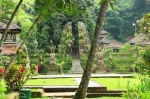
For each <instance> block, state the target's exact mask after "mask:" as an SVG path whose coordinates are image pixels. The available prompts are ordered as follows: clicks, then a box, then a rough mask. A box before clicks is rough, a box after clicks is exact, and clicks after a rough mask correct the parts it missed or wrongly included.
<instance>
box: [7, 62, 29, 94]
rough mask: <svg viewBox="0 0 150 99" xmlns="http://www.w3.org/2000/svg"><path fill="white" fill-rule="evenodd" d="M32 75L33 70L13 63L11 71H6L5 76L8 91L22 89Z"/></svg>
mask: <svg viewBox="0 0 150 99" xmlns="http://www.w3.org/2000/svg"><path fill="white" fill-rule="evenodd" d="M30 76H31V72H30V69H29V68H26V66H22V65H20V64H17V63H14V64H12V66H11V67H10V69H9V71H8V72H6V74H5V76H4V80H5V82H6V89H7V91H8V92H10V91H12V90H18V89H20V88H21V87H22V86H23V85H24V83H25V82H26V81H27V80H28V79H29V77H30Z"/></svg>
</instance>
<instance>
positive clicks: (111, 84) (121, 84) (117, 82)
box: [91, 78, 140, 90]
mask: <svg viewBox="0 0 150 99" xmlns="http://www.w3.org/2000/svg"><path fill="white" fill-rule="evenodd" d="M91 80H93V81H95V82H97V83H99V84H102V85H104V86H107V89H108V90H117V89H119V90H120V89H123V90H125V89H126V87H127V83H128V82H130V84H131V85H134V84H138V83H139V82H140V81H139V79H138V78H91Z"/></svg>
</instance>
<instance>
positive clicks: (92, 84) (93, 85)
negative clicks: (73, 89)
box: [74, 78, 102, 87]
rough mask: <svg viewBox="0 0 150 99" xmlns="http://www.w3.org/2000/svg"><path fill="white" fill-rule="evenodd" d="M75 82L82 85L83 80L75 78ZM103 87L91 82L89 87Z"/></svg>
mask: <svg viewBox="0 0 150 99" xmlns="http://www.w3.org/2000/svg"><path fill="white" fill-rule="evenodd" d="M74 79H75V81H76V82H77V83H78V84H80V81H81V78H74ZM101 86H102V85H100V84H98V83H96V82H94V81H92V80H90V82H89V85H88V87H101Z"/></svg>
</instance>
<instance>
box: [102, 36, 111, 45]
mask: <svg viewBox="0 0 150 99" xmlns="http://www.w3.org/2000/svg"><path fill="white" fill-rule="evenodd" d="M110 42H111V41H110V40H109V39H108V38H107V37H104V38H102V39H101V40H100V43H101V44H109V43H110Z"/></svg>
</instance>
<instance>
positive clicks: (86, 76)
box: [73, 0, 109, 99]
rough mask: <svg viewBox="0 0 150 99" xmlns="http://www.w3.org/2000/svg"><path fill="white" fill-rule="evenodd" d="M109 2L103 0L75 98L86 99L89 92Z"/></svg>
mask: <svg viewBox="0 0 150 99" xmlns="http://www.w3.org/2000/svg"><path fill="white" fill-rule="evenodd" d="M108 3H109V0H102V2H101V7H100V10H99V14H98V18H97V23H96V28H95V33H94V39H93V42H92V45H91V49H90V54H89V57H88V60H87V64H86V69H85V70H84V73H83V76H82V80H81V82H80V85H79V88H78V90H77V92H76V94H75V96H74V98H73V99H85V97H86V92H87V88H88V84H89V80H90V77H91V73H92V68H93V64H94V59H95V53H96V50H97V49H98V43H99V37H100V34H101V30H102V28H103V21H104V17H105V13H106V10H107V7H108Z"/></svg>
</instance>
